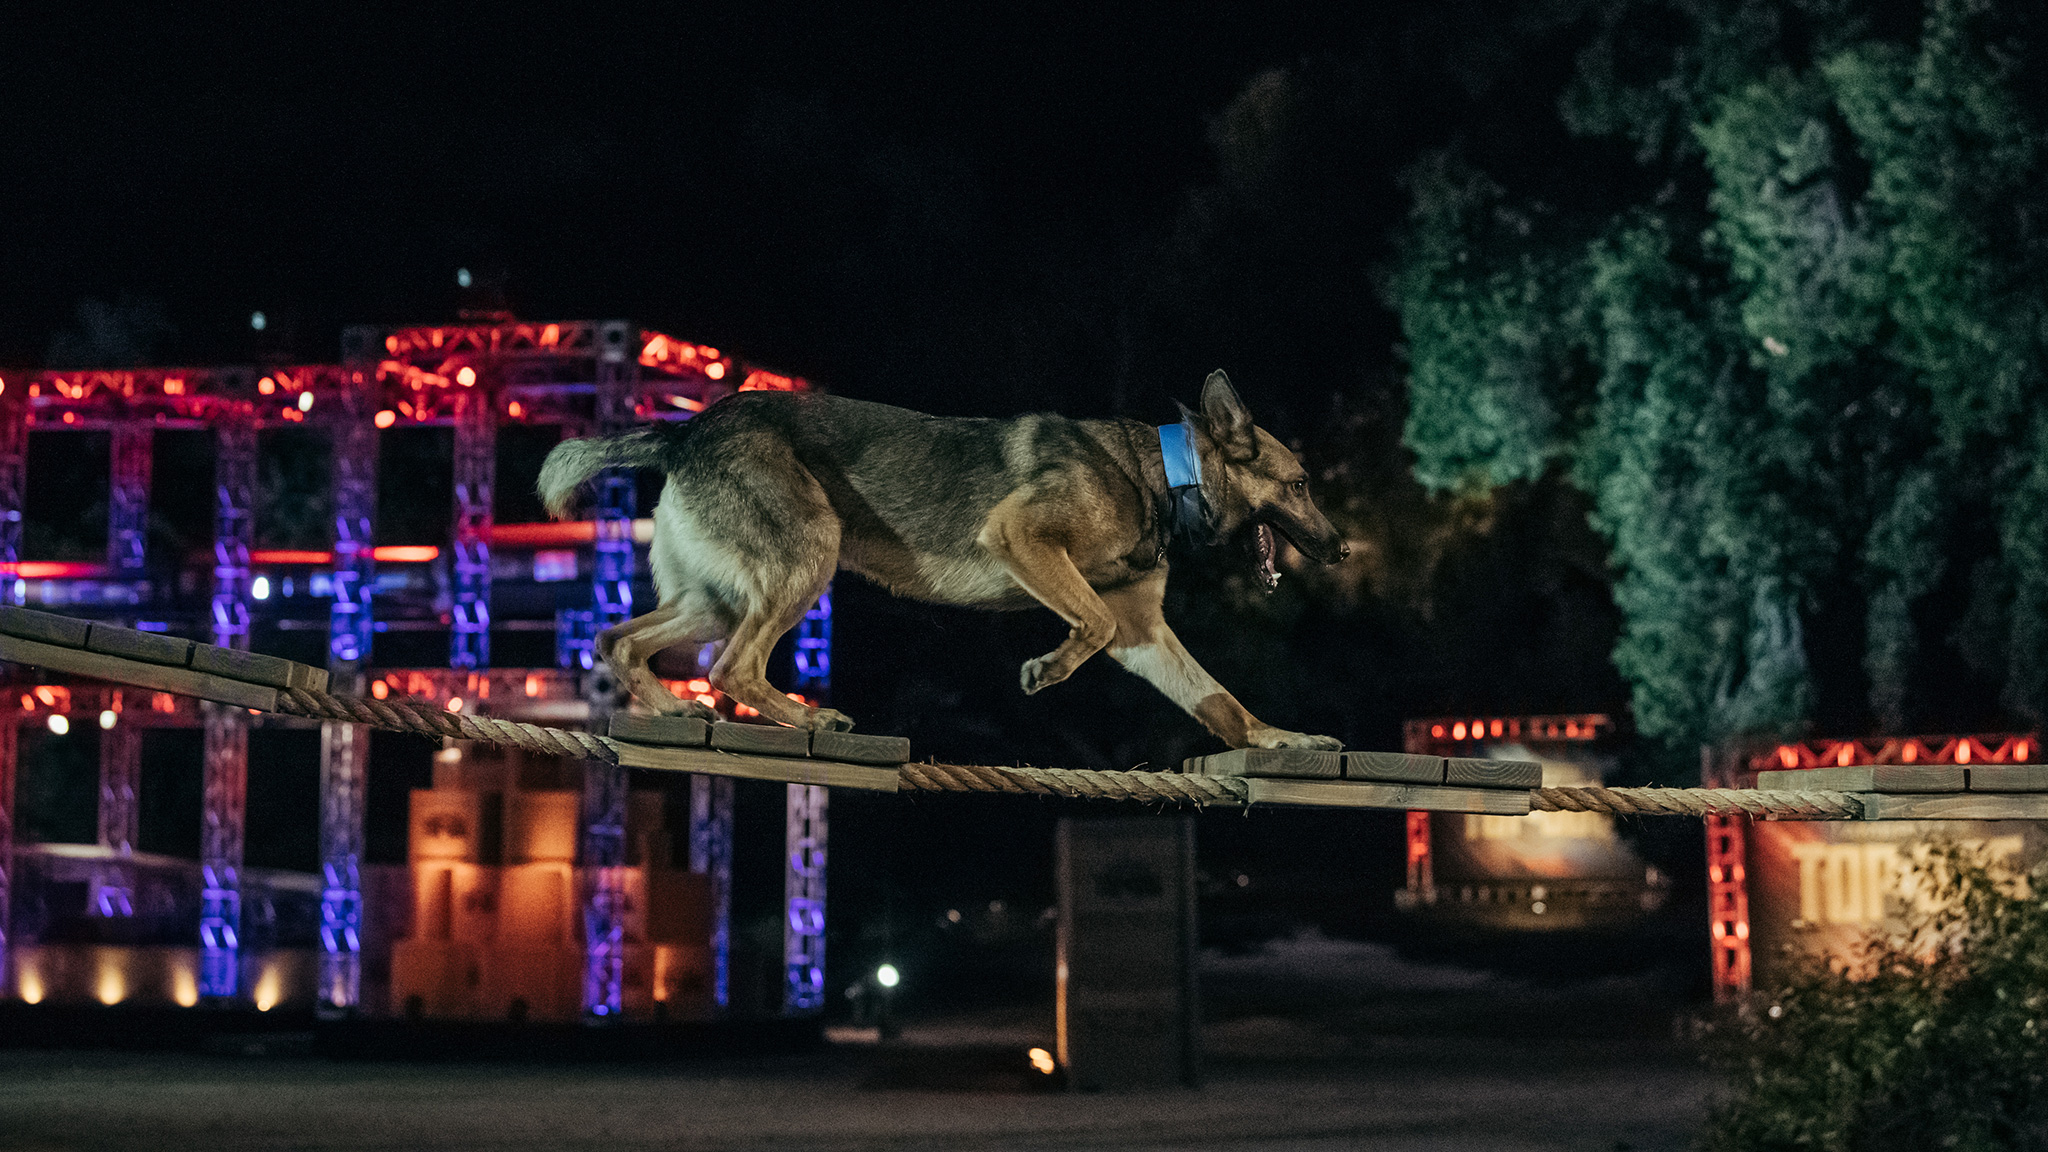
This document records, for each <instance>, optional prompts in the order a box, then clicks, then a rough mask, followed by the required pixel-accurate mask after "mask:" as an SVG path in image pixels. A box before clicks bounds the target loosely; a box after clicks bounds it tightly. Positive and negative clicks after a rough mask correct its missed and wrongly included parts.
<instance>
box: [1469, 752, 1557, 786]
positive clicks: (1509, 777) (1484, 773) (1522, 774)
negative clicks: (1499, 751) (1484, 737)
mask: <svg viewBox="0 0 2048 1152" xmlns="http://www.w3.org/2000/svg"><path fill="white" fill-rule="evenodd" d="M1444 783H1446V784H1467V785H1470V786H1472V787H1474V788H1541V787H1543V765H1541V764H1536V763H1533V762H1531V761H1528V760H1473V759H1468V758H1466V757H1463V756H1451V757H1447V758H1445V760H1444Z"/></svg>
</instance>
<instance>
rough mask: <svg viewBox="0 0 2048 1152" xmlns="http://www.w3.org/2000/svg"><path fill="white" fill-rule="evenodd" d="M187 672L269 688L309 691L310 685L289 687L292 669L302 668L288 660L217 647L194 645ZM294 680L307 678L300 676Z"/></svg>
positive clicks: (308, 669)
mask: <svg viewBox="0 0 2048 1152" xmlns="http://www.w3.org/2000/svg"><path fill="white" fill-rule="evenodd" d="M191 668H192V670H193V671H194V672H206V673H210V674H212V675H215V676H226V677H227V678H228V679H230V680H246V681H248V682H249V683H251V684H268V685H269V686H271V687H272V688H294V687H310V684H306V683H301V684H293V683H292V680H293V675H292V669H294V668H306V669H307V671H311V670H312V669H311V668H308V667H307V665H304V664H294V663H293V662H292V661H290V660H284V659H280V658H279V657H276V656H265V655H264V654H262V653H261V652H243V651H241V650H239V649H236V648H222V647H221V646H219V645H218V644H195V645H193V646H192V663H191ZM298 679H300V680H301V681H306V680H308V679H309V678H308V677H306V676H305V675H303V674H301V675H300V676H299V677H298Z"/></svg>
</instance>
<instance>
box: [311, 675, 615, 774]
mask: <svg viewBox="0 0 2048 1152" xmlns="http://www.w3.org/2000/svg"><path fill="white" fill-rule="evenodd" d="M277 710H278V711H280V712H288V713H291V714H292V715H295V716H311V717H313V718H315V719H319V720H346V721H349V722H351V723H355V724H367V725H369V726H370V727H372V728H382V729H385V730H386V731H390V732H411V733H415V734H417V735H420V736H429V737H439V736H453V737H454V738H456V739H457V740H482V741H484V742H485V743H488V744H510V745H512V746H513V747H516V748H524V749H525V750H527V751H528V752H537V753H539V754H541V755H543V756H573V757H576V758H577V759H581V760H603V761H605V762H607V763H610V764H616V763H618V762H619V750H618V747H617V746H616V745H614V744H613V743H612V742H611V740H610V739H609V738H607V737H604V736H595V735H592V734H591V733H588V732H577V731H573V730H571V729H568V728H543V727H541V726H540V725H538V724H520V723H516V722H514V721H511V720H493V719H491V718H489V717H485V716H466V715H463V714H462V713H460V712H447V711H443V710H442V709H439V708H436V707H434V706H433V705H432V704H430V703H428V702H426V701H424V700H408V699H404V698H398V699H392V700H366V699H364V698H362V697H361V696H336V695H333V694H332V693H328V692H309V691H307V690H306V689H304V688H284V689H279V691H278V693H277Z"/></svg>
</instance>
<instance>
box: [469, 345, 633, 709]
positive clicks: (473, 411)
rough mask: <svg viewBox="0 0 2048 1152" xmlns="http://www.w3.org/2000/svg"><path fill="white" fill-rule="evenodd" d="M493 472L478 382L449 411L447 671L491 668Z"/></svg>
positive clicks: (494, 436) (486, 408)
mask: <svg viewBox="0 0 2048 1152" xmlns="http://www.w3.org/2000/svg"><path fill="white" fill-rule="evenodd" d="M465 371H471V369H465ZM497 471H498V419H497V412H496V411H495V407H494V401H493V399H492V397H491V395H490V393H488V392H486V391H485V390H484V388H483V385H482V382H481V381H479V382H478V383H477V384H476V385H474V386H472V389H471V390H470V391H469V392H466V393H464V394H463V395H462V396H461V397H459V398H458V400H457V402H456V405H455V540H454V545H455V573H454V575H455V589H454V592H455V596H454V605H453V608H452V611H451V616H452V623H453V625H454V635H453V637H452V638H451V640H450V650H449V653H448V666H449V667H451V668H488V667H490V666H491V486H492V484H493V483H494V482H495V481H496V478H497ZM631 532H632V527H631V523H630V517H629V521H628V525H627V534H628V535H627V541H626V543H627V547H628V548H630V547H631V546H632V537H631ZM628 563H629V564H630V557H629V558H628Z"/></svg>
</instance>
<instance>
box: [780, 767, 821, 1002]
mask: <svg viewBox="0 0 2048 1152" xmlns="http://www.w3.org/2000/svg"><path fill="white" fill-rule="evenodd" d="M785 787H786V788H787V789H788V809H787V811H788V817H789V822H788V825H787V829H788V830H787V833H786V836H785V841H784V842H785V843H786V844H787V845H788V849H789V868H788V873H787V876H786V878H785V881H784V889H783V891H784V897H785V900H786V903H787V908H788V917H787V919H786V920H785V921H784V924H783V941H782V943H783V952H782V955H783V962H784V968H785V970H786V972H787V974H788V979H787V980H786V981H785V982H784V984H783V988H782V1010H783V1012H784V1013H786V1014H789V1015H808V1014H810V1013H814V1012H822V1011H824V1008H825V803H826V796H827V795H828V793H827V792H826V790H825V789H823V788H820V787H818V786H817V785H815V784H789V785H785Z"/></svg>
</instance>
